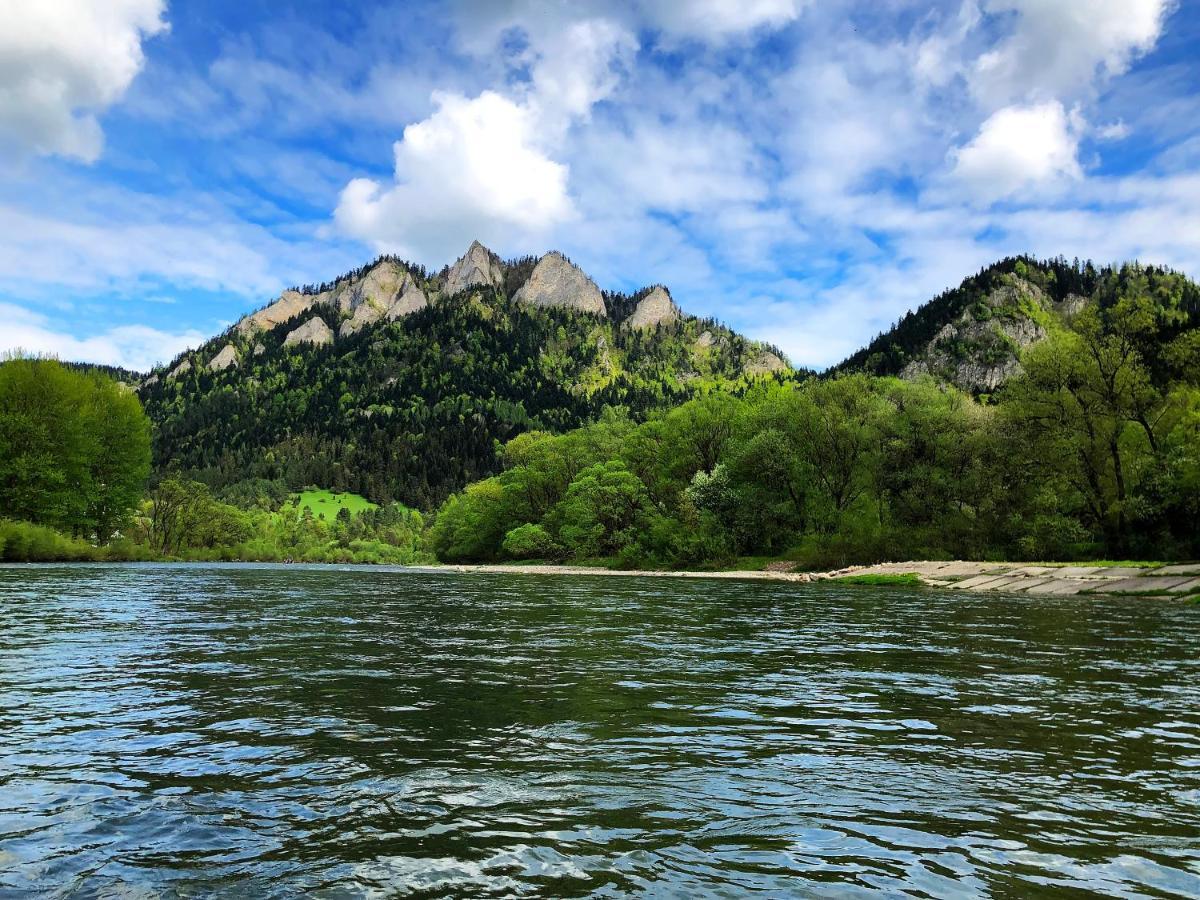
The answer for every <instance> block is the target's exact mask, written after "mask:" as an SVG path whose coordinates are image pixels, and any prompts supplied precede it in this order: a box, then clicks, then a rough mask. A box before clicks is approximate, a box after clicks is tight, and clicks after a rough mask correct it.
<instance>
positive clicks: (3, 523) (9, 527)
mask: <svg viewBox="0 0 1200 900" xmlns="http://www.w3.org/2000/svg"><path fill="white" fill-rule="evenodd" d="M98 557H99V553H98V551H97V550H96V548H95V547H93V546H92V545H91V544H89V543H87V542H86V541H79V540H75V539H74V538H69V537H67V536H66V535H63V534H59V533H58V532H57V531H55V530H54V529H53V528H47V527H46V526H44V525H33V524H31V523H29V522H14V521H11V520H8V519H0V559H3V560H4V561H5V562H76V561H85V560H94V559H97V558H98Z"/></svg>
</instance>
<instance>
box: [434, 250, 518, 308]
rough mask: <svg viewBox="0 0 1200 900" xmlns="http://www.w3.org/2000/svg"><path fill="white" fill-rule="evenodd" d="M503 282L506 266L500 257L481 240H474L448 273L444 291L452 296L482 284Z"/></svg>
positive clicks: (488, 284) (492, 285)
mask: <svg viewBox="0 0 1200 900" xmlns="http://www.w3.org/2000/svg"><path fill="white" fill-rule="evenodd" d="M503 283H504V267H503V265H502V264H501V262H500V259H499V257H497V256H496V254H495V253H493V252H492V251H491V250H489V249H488V248H487V247H485V246H483V244H481V243H479V241H472V242H471V246H470V247H468V248H467V252H466V253H464V254H463V255H462V256H460V257H459V258H458V259H457V260H456V261H455V263H454V265H452V266H451V267H450V271H449V272H447V273H446V284H445V286H444V287H443V293H445V294H446V296H452V295H454V294H458V293H461V292H463V291H465V290H467V289H468V288H473V287H478V286H481V285H485V286H489V287H499V286H500V285H502V284H503Z"/></svg>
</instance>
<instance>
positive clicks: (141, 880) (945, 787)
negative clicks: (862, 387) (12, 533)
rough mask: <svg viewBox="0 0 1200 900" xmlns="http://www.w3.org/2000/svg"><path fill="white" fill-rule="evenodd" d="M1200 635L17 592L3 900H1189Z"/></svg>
mask: <svg viewBox="0 0 1200 900" xmlns="http://www.w3.org/2000/svg"><path fill="white" fill-rule="evenodd" d="M1198 618H1200V608H1197V607H1189V606H1185V605H1182V604H1179V603H1173V602H1164V601H1158V600H1155V601H1146V600H1141V601H1135V600H1111V601H1109V600H1105V601H1097V600H1086V601H1084V600H1079V599H1063V598H1048V597H1003V596H995V595H991V594H987V595H980V596H977V597H970V598H963V597H961V596H958V595H952V594H948V593H938V592H932V591H920V590H916V591H914V590H882V589H868V588H836V587H830V586H827V585H826V586H813V587H808V586H790V585H780V584H768V583H739V582H724V581H721V582H702V581H697V582H683V581H677V580H673V579H672V580H663V581H660V580H655V579H634V580H627V579H608V578H586V579H576V580H566V579H542V578H532V577H512V576H463V575H443V574H433V573H412V572H388V571H382V570H376V569H370V570H362V569H348V570H337V569H329V568H320V569H305V568H297V567H287V568H278V567H220V566H218V567H211V566H210V567H185V566H153V565H138V566H127V567H107V568H103V567H52V566H47V567H34V568H30V567H24V568H20V567H10V568H0V893H3V892H5V891H8V892H11V893H13V894H18V895H25V894H27V893H32V892H44V893H46V894H48V895H50V894H54V895H57V894H59V893H62V892H67V893H69V892H76V893H79V894H82V895H84V896H88V895H95V896H106V895H108V894H110V893H111V894H119V895H122V896H126V895H127V896H175V895H196V894H212V893H220V894H222V895H224V896H229V895H234V896H237V895H241V896H248V897H249V896H254V897H260V896H294V895H296V894H300V893H308V894H316V895H324V896H330V897H342V896H362V895H371V894H374V893H386V894H390V895H395V894H400V895H404V894H411V895H420V896H430V895H439V894H448V893H449V894H460V895H461V894H466V895H472V896H512V895H542V896H576V895H594V896H619V895H626V894H629V893H650V894H661V895H670V896H679V895H689V896H741V895H744V894H745V893H746V892H748V891H751V890H760V891H765V892H766V893H767V894H768V895H786V896H806V895H808V896H817V895H819V896H847V897H856V896H864V895H871V894H880V895H883V896H896V895H898V894H901V893H904V894H907V895H912V896H935V897H962V896H968V897H969V896H1023V897H1028V896H1039V895H1046V896H1052V895H1058V894H1061V893H1066V894H1070V893H1076V894H1078V893H1079V892H1086V893H1099V894H1112V895H1122V896H1164V895H1166V896H1172V895H1173V896H1197V895H1200V677H1198V676H1200V654H1198V653H1197V651H1198V650H1200V632H1198V631H1197V624H1198V622H1197V620H1198Z"/></svg>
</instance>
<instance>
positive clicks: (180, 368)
mask: <svg viewBox="0 0 1200 900" xmlns="http://www.w3.org/2000/svg"><path fill="white" fill-rule="evenodd" d="M191 370H192V361H191V360H190V359H184V360H183V362H181V363H180V364H179V365H177V366H176V367H175V368H173V369H172V370H171V371H170V372H168V373H167V377H168V378H178V377H179V376H180V375H182V374H183V373H184V372H190V371H191Z"/></svg>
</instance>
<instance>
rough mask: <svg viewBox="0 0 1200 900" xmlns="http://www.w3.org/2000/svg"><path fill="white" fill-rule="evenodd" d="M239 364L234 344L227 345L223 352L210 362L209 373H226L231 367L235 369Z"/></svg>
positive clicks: (222, 349)
mask: <svg viewBox="0 0 1200 900" xmlns="http://www.w3.org/2000/svg"><path fill="white" fill-rule="evenodd" d="M237 364H238V354H237V349H236V348H235V347H234V346H233V344H226V345H225V346H224V347H222V348H221V352H220V353H218V354H217V355H216V356H214V357H213V358H212V359H210V360H209V361H208V371H210V372H224V371H225V370H226V369H228V368H229V367H230V366H233V367H234V368H236V367H237Z"/></svg>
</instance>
